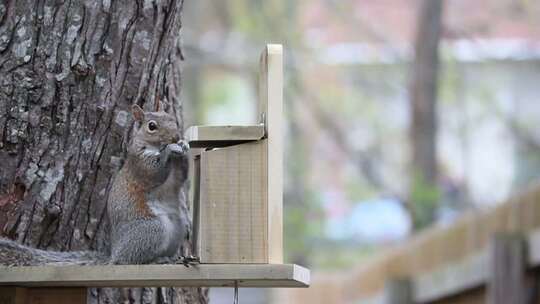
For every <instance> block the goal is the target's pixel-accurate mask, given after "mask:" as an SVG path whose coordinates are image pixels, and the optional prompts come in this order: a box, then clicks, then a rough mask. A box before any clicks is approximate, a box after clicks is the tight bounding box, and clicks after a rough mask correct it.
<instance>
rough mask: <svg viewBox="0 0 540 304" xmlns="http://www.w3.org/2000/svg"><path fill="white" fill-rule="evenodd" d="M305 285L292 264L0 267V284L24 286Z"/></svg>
mask: <svg viewBox="0 0 540 304" xmlns="http://www.w3.org/2000/svg"><path fill="white" fill-rule="evenodd" d="M234 281H238V285H239V286H240V287H307V286H308V285H309V283H310V273H309V270H307V269H305V268H303V267H300V266H298V265H292V264H280V265H272V264H260V265H245V264H224V265H196V266H192V267H185V266H183V265H104V266H35V267H34V266H32V267H0V285H15V286H24V287H35V286H40V287H87V286H95V287H138V286H155V287H158V286H175V287H200V286H205V287H231V286H234Z"/></svg>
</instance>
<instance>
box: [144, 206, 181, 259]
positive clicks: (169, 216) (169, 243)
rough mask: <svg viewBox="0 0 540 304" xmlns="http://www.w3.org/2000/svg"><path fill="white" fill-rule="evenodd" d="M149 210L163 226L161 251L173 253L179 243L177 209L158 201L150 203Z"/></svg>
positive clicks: (178, 216)
mask: <svg viewBox="0 0 540 304" xmlns="http://www.w3.org/2000/svg"><path fill="white" fill-rule="evenodd" d="M149 205H150V210H151V211H152V213H153V214H154V215H155V216H156V218H157V219H158V220H159V221H160V222H161V225H162V226H163V240H162V244H161V248H160V249H161V250H162V252H167V253H170V254H174V252H176V250H177V249H178V246H179V245H180V242H179V238H180V236H179V233H180V227H179V225H180V214H179V211H178V210H172V209H171V208H167V207H166V206H163V205H162V204H159V203H150V204H149Z"/></svg>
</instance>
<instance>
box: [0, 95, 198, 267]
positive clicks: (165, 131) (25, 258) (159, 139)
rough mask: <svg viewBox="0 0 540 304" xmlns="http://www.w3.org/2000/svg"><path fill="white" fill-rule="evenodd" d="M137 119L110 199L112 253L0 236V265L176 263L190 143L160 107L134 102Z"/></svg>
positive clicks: (182, 233) (181, 235) (183, 226)
mask: <svg viewBox="0 0 540 304" xmlns="http://www.w3.org/2000/svg"><path fill="white" fill-rule="evenodd" d="M132 114H133V117H134V119H135V126H134V130H133V137H132V140H131V142H130V144H129V147H128V149H127V158H126V161H125V163H124V165H123V167H122V168H121V169H120V171H119V172H118V173H117V175H116V177H115V178H114V181H113V183H112V187H111V191H110V193H109V197H108V200H107V213H108V216H109V220H110V224H111V229H112V231H111V232H112V233H111V255H110V256H106V255H104V254H102V253H99V252H93V251H72V252H57V251H46V250H40V249H36V248H31V247H27V246H24V245H20V244H18V243H16V242H14V241H11V240H7V239H2V238H0V265H9V266H23V265H55V264H56V265H58V264H60V265H64V264H68V265H69V264H77V265H93V264H109V263H110V264H146V263H166V262H173V257H174V256H175V254H176V252H177V251H178V248H179V247H180V243H181V241H183V240H184V237H185V234H186V231H187V229H186V227H187V222H186V219H183V218H182V217H181V214H180V207H179V203H180V200H181V199H185V198H183V196H181V195H180V188H181V187H182V185H183V184H184V183H185V181H186V180H187V175H188V156H187V153H188V150H189V146H188V144H187V142H185V141H184V140H180V134H179V129H178V126H177V123H176V120H175V118H174V117H173V116H172V115H170V114H168V113H166V112H165V111H161V110H160V102H159V101H157V103H156V111H155V112H145V111H143V110H142V109H141V108H140V107H139V106H138V105H133V106H132Z"/></svg>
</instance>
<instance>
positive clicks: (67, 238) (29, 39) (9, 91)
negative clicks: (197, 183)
mask: <svg viewBox="0 0 540 304" xmlns="http://www.w3.org/2000/svg"><path fill="white" fill-rule="evenodd" d="M182 6H183V1H182V0H144V1H143V0H103V1H98V0H95V1H93V0H87V1H84V0H17V1H15V0H5V1H3V2H2V3H1V4H0V115H1V116H0V136H1V137H0V168H1V169H0V234H1V235H3V236H7V237H9V238H12V239H15V240H17V241H19V242H21V243H24V244H27V245H30V246H35V247H39V248H45V249H49V250H62V251H65V250H80V249H94V250H95V249H104V248H107V246H108V237H107V236H108V233H107V219H106V217H105V203H106V199H107V195H108V191H109V187H110V184H111V178H112V176H113V174H114V173H115V172H116V170H117V169H118V168H119V166H120V165H121V163H122V160H123V157H124V153H125V152H124V151H125V146H126V143H127V142H128V140H129V133H130V129H131V125H132V119H131V117H130V114H129V112H128V111H129V110H128V109H129V107H130V106H131V105H132V104H133V103H138V104H140V105H143V106H144V107H145V108H146V109H151V108H152V106H153V102H154V100H155V97H156V96H159V97H160V98H161V99H164V100H166V102H167V110H168V111H171V112H173V113H174V114H175V115H176V116H177V119H178V123H179V125H180V126H182V125H183V119H182V103H181V101H180V84H181V78H180V74H181V73H180V61H181V60H182V54H181V49H180V39H179V38H180V29H181V12H182ZM181 208H182V210H183V211H184V212H186V213H187V206H181ZM184 245H185V246H183V247H184V248H183V250H189V242H188V241H187V240H186V242H184ZM89 297H90V298H91V299H93V301H94V302H96V303H124V302H130V303H206V302H207V292H206V290H200V289H170V288H159V289H155V288H154V289H153V288H146V289H123V290H115V289H94V290H92V291H91V292H90V294H89Z"/></svg>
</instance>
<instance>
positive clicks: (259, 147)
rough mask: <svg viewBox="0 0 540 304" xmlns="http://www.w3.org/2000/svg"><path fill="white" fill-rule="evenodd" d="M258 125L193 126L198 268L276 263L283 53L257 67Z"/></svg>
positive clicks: (276, 50)
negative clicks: (224, 264)
mask: <svg viewBox="0 0 540 304" xmlns="http://www.w3.org/2000/svg"><path fill="white" fill-rule="evenodd" d="M258 110H259V115H258V117H259V119H260V123H259V124H254V125H248V126H195V127H191V128H189V129H188V130H187V132H186V138H187V139H188V141H189V142H190V145H191V147H192V148H202V149H203V150H202V151H201V152H200V153H199V154H198V155H196V156H195V157H194V166H193V167H194V176H193V180H194V195H193V219H194V220H193V221H194V238H195V247H196V250H195V251H196V254H197V255H198V256H199V257H200V259H201V263H271V264H282V263H283V219H282V215H283V138H282V136H283V134H282V125H283V49H282V46H281V45H267V47H266V49H265V50H264V51H263V53H262V55H261V59H260V73H259V104H258Z"/></svg>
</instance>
